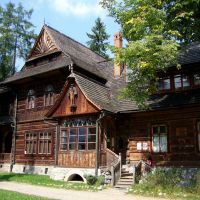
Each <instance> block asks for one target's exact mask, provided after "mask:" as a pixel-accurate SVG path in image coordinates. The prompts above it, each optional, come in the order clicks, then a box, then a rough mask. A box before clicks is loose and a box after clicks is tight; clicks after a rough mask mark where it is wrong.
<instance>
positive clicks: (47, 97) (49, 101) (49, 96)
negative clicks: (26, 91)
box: [44, 85, 54, 106]
mask: <svg viewBox="0 0 200 200" xmlns="http://www.w3.org/2000/svg"><path fill="white" fill-rule="evenodd" d="M53 91H54V89H53V86H52V85H47V87H46V88H45V94H44V106H52V105H53V103H54V93H53Z"/></svg>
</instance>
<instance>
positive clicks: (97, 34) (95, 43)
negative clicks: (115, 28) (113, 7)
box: [87, 17, 110, 58]
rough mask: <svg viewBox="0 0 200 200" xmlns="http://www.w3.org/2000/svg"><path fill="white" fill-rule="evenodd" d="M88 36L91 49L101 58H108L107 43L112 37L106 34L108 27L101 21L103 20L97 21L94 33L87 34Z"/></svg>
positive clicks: (98, 19) (93, 29)
mask: <svg viewBox="0 0 200 200" xmlns="http://www.w3.org/2000/svg"><path fill="white" fill-rule="evenodd" d="M87 36H88V37H89V38H90V40H89V41H88V42H87V45H88V46H89V48H90V49H91V50H93V51H95V52H96V53H98V54H100V55H101V56H103V57H105V58H108V55H107V54H106V51H107V46H108V42H106V41H107V40H108V38H109V37H110V36H109V35H108V34H107V33H106V26H105V25H104V23H103V22H102V21H101V18H99V17H98V18H97V19H96V21H95V26H94V27H93V28H92V33H91V34H89V33H87Z"/></svg>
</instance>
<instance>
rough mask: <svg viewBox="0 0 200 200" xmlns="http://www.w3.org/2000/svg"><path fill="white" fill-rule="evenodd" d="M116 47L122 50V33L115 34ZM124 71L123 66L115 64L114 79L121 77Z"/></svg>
mask: <svg viewBox="0 0 200 200" xmlns="http://www.w3.org/2000/svg"><path fill="white" fill-rule="evenodd" d="M114 47H116V48H122V34H121V33H120V32H117V33H114ZM122 71H123V65H122V64H116V63H115V64H114V77H115V78H117V77H120V76H121V74H122Z"/></svg>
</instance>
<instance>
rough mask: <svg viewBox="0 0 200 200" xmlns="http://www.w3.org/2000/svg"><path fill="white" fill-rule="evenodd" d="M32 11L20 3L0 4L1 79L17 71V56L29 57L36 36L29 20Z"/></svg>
mask: <svg viewBox="0 0 200 200" xmlns="http://www.w3.org/2000/svg"><path fill="white" fill-rule="evenodd" d="M32 12H33V10H32V9H31V10H25V9H24V8H23V6H22V5H21V4H20V3H19V4H18V6H15V4H14V3H7V4H6V5H5V7H1V6H0V80H1V79H3V78H5V77H6V76H7V75H8V74H9V73H11V74H14V73H15V65H16V58H23V59H25V58H26V57H27V53H28V52H29V50H30V48H31V45H32V43H33V41H34V40H35V37H36V35H35V34H34V31H33V24H32V23H30V21H29V20H30V18H31V15H32Z"/></svg>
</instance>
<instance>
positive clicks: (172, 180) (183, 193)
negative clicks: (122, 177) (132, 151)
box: [129, 168, 200, 200]
mask: <svg viewBox="0 0 200 200" xmlns="http://www.w3.org/2000/svg"><path fill="white" fill-rule="evenodd" d="M199 177H200V176H199V175H196V176H194V177H192V179H194V180H189V181H190V184H189V185H184V184H181V182H182V181H185V180H184V179H185V177H184V176H183V171H182V169H177V168H172V169H162V168H157V169H155V170H154V171H153V172H152V173H149V174H148V175H147V177H146V178H145V179H144V180H142V181H141V182H140V183H139V184H135V185H132V187H131V188H129V193H133V194H139V195H147V196H162V197H166V198H172V199H188V200H193V199H194V200H195V199H196V200H199V199H200V196H199V183H200V182H199V181H200V179H199Z"/></svg>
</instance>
